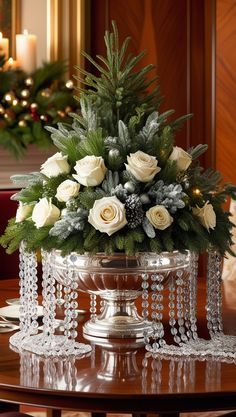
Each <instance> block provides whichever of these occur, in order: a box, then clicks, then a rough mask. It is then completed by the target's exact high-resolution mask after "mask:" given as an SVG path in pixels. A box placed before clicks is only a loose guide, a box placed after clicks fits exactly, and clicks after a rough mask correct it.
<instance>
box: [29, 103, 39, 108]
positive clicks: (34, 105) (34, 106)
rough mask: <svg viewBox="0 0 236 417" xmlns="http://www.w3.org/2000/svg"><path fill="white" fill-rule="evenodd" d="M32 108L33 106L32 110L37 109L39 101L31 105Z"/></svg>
mask: <svg viewBox="0 0 236 417" xmlns="http://www.w3.org/2000/svg"><path fill="white" fill-rule="evenodd" d="M30 108H31V110H36V109H37V108H38V105H37V103H32V104H31V105H30Z"/></svg>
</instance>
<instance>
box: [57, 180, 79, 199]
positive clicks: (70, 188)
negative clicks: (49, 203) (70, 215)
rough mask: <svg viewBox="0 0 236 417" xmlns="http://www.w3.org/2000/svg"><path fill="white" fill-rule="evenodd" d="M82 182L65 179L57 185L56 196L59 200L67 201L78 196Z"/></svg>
mask: <svg viewBox="0 0 236 417" xmlns="http://www.w3.org/2000/svg"><path fill="white" fill-rule="evenodd" d="M79 189H80V184H78V183H77V182H75V181H71V180H65V181H63V182H62V183H61V184H60V185H59V186H58V187H57V193H56V198H57V199H58V201H61V202H65V203H66V202H67V201H68V200H69V199H70V198H73V197H77V195H78V194H79Z"/></svg>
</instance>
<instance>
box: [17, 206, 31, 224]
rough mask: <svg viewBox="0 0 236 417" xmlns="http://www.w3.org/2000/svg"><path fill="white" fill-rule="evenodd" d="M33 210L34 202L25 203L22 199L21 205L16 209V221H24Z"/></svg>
mask: <svg viewBox="0 0 236 417" xmlns="http://www.w3.org/2000/svg"><path fill="white" fill-rule="evenodd" d="M32 210H33V204H23V203H22V201H20V203H19V206H18V208H17V210H16V223H20V222H23V221H24V220H26V219H27V218H28V217H30V216H31V214H32Z"/></svg>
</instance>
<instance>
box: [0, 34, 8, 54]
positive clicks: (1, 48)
mask: <svg viewBox="0 0 236 417" xmlns="http://www.w3.org/2000/svg"><path fill="white" fill-rule="evenodd" d="M0 55H4V56H5V59H8V56H9V39H8V38H4V37H3V35H2V32H0Z"/></svg>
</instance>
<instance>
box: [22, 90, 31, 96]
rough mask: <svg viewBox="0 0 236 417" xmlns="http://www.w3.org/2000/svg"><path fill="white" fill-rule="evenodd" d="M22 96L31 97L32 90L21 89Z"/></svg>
mask: <svg viewBox="0 0 236 417" xmlns="http://www.w3.org/2000/svg"><path fill="white" fill-rule="evenodd" d="M20 94H21V97H23V98H28V97H29V95H30V92H29V90H26V89H25V90H22V91H21V93H20Z"/></svg>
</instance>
